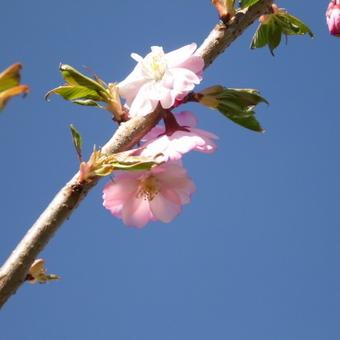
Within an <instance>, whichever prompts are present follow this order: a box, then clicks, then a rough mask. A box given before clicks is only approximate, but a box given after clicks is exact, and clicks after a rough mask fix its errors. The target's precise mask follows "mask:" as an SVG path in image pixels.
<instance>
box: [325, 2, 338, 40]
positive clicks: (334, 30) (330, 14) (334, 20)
mask: <svg viewBox="0 0 340 340" xmlns="http://www.w3.org/2000/svg"><path fill="white" fill-rule="evenodd" d="M326 19H327V24H328V29H329V32H330V33H331V34H332V35H335V36H337V37H340V0H333V1H331V2H330V4H329V5H328V9H327V12H326Z"/></svg>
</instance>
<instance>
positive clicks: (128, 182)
mask: <svg viewBox="0 0 340 340" xmlns="http://www.w3.org/2000/svg"><path fill="white" fill-rule="evenodd" d="M194 191H195V185H194V183H193V182H192V180H191V179H190V178H189V177H188V176H187V172H186V170H185V169H184V168H183V167H182V166H181V164H180V163H179V162H168V163H164V164H162V165H160V166H157V167H155V168H153V169H151V170H148V171H128V172H124V173H120V174H118V175H116V177H115V179H114V180H113V181H111V182H109V183H108V184H107V185H106V186H105V188H104V192H103V200H104V202H103V205H104V207H105V208H106V209H108V210H110V212H111V213H112V214H113V215H114V216H117V217H118V218H121V219H122V220H123V222H124V223H125V224H127V225H129V226H135V227H138V228H141V227H143V226H144V225H145V224H146V223H148V222H149V221H155V220H160V221H162V222H170V221H172V220H173V219H174V218H175V217H176V216H177V215H178V214H179V213H180V211H181V206H182V205H183V204H187V203H189V202H190V200H191V195H192V193H193V192H194Z"/></svg>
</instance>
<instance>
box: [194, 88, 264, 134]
mask: <svg viewBox="0 0 340 340" xmlns="http://www.w3.org/2000/svg"><path fill="white" fill-rule="evenodd" d="M197 98H198V100H199V102H200V103H201V104H203V105H206V106H208V107H210V108H212V109H215V110H218V111H220V112H221V113H222V114H223V115H224V116H225V117H227V118H229V119H230V120H232V121H233V122H235V123H237V124H239V125H241V126H243V127H245V128H247V129H250V130H253V131H256V132H262V131H263V129H262V127H261V125H260V123H259V122H258V121H257V120H256V118H255V112H254V108H255V107H256V105H258V104H260V103H262V102H263V103H267V104H268V102H267V100H266V99H264V98H263V97H262V96H261V95H260V94H259V92H258V91H256V90H254V89H229V88H224V87H222V86H213V87H210V88H207V89H205V90H203V91H202V92H201V93H199V94H198V95H197Z"/></svg>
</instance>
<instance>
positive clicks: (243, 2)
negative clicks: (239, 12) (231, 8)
mask: <svg viewBox="0 0 340 340" xmlns="http://www.w3.org/2000/svg"><path fill="white" fill-rule="evenodd" d="M258 2H259V0H240V6H241V8H242V9H243V8H246V7H250V6H254V5H255V4H256V3H258Z"/></svg>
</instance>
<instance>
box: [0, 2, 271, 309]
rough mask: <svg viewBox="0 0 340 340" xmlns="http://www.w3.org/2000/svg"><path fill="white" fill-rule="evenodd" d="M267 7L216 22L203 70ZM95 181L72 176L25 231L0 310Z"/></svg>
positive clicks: (150, 122)
mask: <svg viewBox="0 0 340 340" xmlns="http://www.w3.org/2000/svg"><path fill="white" fill-rule="evenodd" d="M271 4H272V0H260V1H259V2H258V3H257V4H256V5H254V6H252V7H250V8H249V9H246V10H242V11H238V12H237V13H236V15H235V16H234V17H233V18H232V19H231V20H230V21H229V22H228V23H227V24H224V23H222V22H219V23H218V24H217V25H216V26H215V28H214V29H213V30H212V31H211V32H210V34H209V35H208V37H207V38H206V39H205V41H204V42H203V43H202V45H201V46H200V47H199V48H198V50H197V53H198V54H199V55H201V56H202V57H203V59H204V62H205V68H206V67H208V66H209V65H210V64H211V63H212V62H213V61H214V60H215V59H216V58H217V57H218V56H219V55H220V54H221V53H223V52H224V50H225V49H226V48H227V47H228V46H229V45H230V44H231V43H232V42H233V41H234V40H235V39H237V38H238V37H239V36H240V35H241V34H242V33H243V32H244V31H245V29H246V28H247V27H248V26H250V25H251V24H252V23H253V22H254V21H255V20H256V19H257V18H258V17H260V15H262V14H265V13H268V12H270V6H271ZM160 112H161V108H160V107H158V108H157V109H156V110H155V111H154V112H152V113H150V114H149V115H147V116H145V117H135V118H133V119H131V120H129V121H128V122H126V123H122V124H121V125H120V127H119V128H118V129H117V131H116V132H115V134H114V135H113V136H112V138H111V139H110V140H109V141H108V142H107V143H106V145H105V146H104V147H103V151H104V152H105V153H115V152H120V151H125V150H129V149H130V148H131V147H133V146H134V145H135V144H136V143H138V142H139V141H140V140H141V138H142V137H143V136H144V135H145V134H146V133H147V132H149V131H150V130H151V129H152V128H153V127H154V126H155V125H156V124H157V123H158V122H159V120H160V117H161V114H160ZM99 179H100V178H95V179H93V180H92V181H91V182H90V183H85V184H82V183H79V181H78V173H76V174H75V175H74V176H73V178H72V179H71V180H70V181H69V182H68V183H67V184H66V185H65V186H64V187H63V188H62V189H61V190H60V191H59V192H58V193H57V194H56V196H55V197H54V198H53V200H52V201H51V203H50V204H49V205H48V207H47V208H46V209H45V211H44V212H43V213H42V214H41V215H40V217H39V218H38V219H37V221H36V222H35V223H34V224H33V226H32V227H31V228H30V229H29V231H28V232H27V234H26V235H25V236H24V238H23V239H22V240H21V241H20V243H19V244H18V245H17V247H16V248H15V250H14V251H13V252H12V253H11V255H10V256H9V258H8V259H7V261H6V262H5V263H4V265H3V266H2V267H1V269H0V308H1V307H2V306H3V305H4V304H5V302H6V301H7V300H8V299H9V297H10V296H11V295H12V294H14V293H15V292H16V290H17V289H18V288H19V287H20V285H21V284H22V283H23V282H24V281H25V277H26V275H27V272H28V270H29V268H30V266H31V264H32V263H33V261H34V260H35V258H36V257H37V256H38V254H39V253H40V252H41V251H42V250H43V249H44V247H45V246H46V245H47V243H48V241H49V240H50V239H51V237H52V236H53V235H54V233H55V232H56V231H57V230H58V228H59V227H60V226H61V225H62V224H63V222H64V221H65V220H66V219H68V218H69V217H70V215H71V214H72V212H73V211H74V210H75V209H76V208H77V206H78V204H79V203H80V202H81V201H82V200H83V199H84V198H85V196H86V195H87V193H88V192H89V191H90V190H91V188H93V187H94V186H95V185H96V184H97V183H98V181H99Z"/></svg>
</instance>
